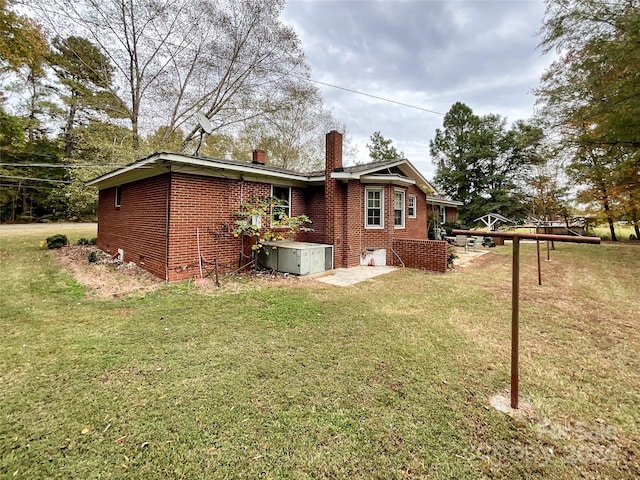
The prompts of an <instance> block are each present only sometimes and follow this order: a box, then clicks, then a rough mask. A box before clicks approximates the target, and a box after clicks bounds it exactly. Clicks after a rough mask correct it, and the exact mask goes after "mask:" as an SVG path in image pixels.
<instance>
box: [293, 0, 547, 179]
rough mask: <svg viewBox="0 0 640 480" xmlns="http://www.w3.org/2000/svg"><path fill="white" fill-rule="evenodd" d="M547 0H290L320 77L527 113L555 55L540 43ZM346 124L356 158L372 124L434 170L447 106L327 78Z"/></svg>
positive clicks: (330, 99)
mask: <svg viewBox="0 0 640 480" xmlns="http://www.w3.org/2000/svg"><path fill="white" fill-rule="evenodd" d="M543 14H544V3H543V0H524V1H517V0H511V1H498V0H475V1H471V0H468V1H333V0H318V1H313V0H311V1H295V0H294V1H291V0H290V1H289V3H288V4H287V6H286V8H285V11H284V18H283V20H284V21H285V22H287V23H290V24H291V25H292V26H293V27H294V28H295V30H296V32H298V35H299V36H300V38H301V41H302V44H303V48H304V49H305V51H306V53H307V57H308V60H309V63H310V65H311V68H312V78H313V79H315V80H319V81H322V82H326V83H332V84H335V85H339V86H341V87H346V88H350V89H354V90H359V91H363V92H366V93H369V94H373V95H377V96H381V97H385V98H389V99H393V100H396V101H399V102H403V103H408V104H411V105H416V106H419V107H423V108H427V109H431V110H435V111H438V112H441V113H446V112H447V111H448V110H449V108H450V107H451V105H453V104H454V103H455V102H456V101H462V102H464V103H466V104H467V105H469V106H470V107H471V108H472V109H473V110H474V112H475V113H477V114H481V115H484V114H487V113H496V114H499V115H502V116H506V117H508V119H509V121H515V120H518V119H526V118H529V117H530V116H531V115H532V113H533V105H534V103H535V97H534V96H533V94H532V93H531V90H532V89H533V88H535V87H536V86H537V85H538V82H539V79H540V75H541V74H542V72H543V70H544V68H545V67H546V66H547V65H548V64H549V63H550V61H551V59H550V58H547V57H542V54H541V51H540V50H538V49H537V44H538V38H537V37H536V35H535V34H536V32H537V31H538V30H539V29H540V26H541V20H542V16H543ZM321 90H322V93H323V96H324V98H325V102H326V104H327V106H328V107H329V108H330V109H332V111H333V112H334V114H335V116H336V117H337V118H338V119H339V120H340V121H342V122H344V123H345V124H346V126H347V131H348V133H349V134H350V135H351V137H352V140H353V142H354V143H355V144H356V145H357V147H358V150H359V154H358V157H357V158H358V160H360V161H364V160H366V159H367V157H368V150H367V148H366V143H367V142H368V140H369V137H370V135H371V134H372V133H373V132H374V131H381V132H382V134H383V135H384V136H385V137H387V138H391V139H392V140H393V141H394V145H395V146H396V148H398V149H399V150H401V151H404V153H405V154H406V156H407V158H409V160H411V162H412V163H414V164H415V165H416V166H417V167H418V168H420V170H421V171H422V172H423V173H424V174H425V175H426V176H427V177H432V176H433V173H434V172H433V165H432V164H431V162H430V160H429V155H428V145H429V140H430V139H431V138H432V137H433V135H434V133H435V129H436V128H439V127H441V125H442V116H439V115H435V114H433V113H428V112H424V111H420V110H415V109H411V108H408V107H403V106H400V105H395V104H392V103H387V102H383V101H380V100H375V99H372V98H369V97H364V96H360V95H357V94H354V93H349V92H345V91H342V90H338V89H334V88H330V87H325V86H322V87H321Z"/></svg>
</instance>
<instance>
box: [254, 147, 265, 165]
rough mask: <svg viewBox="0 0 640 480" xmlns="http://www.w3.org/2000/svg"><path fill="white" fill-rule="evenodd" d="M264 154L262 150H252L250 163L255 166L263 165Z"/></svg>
mask: <svg viewBox="0 0 640 480" xmlns="http://www.w3.org/2000/svg"><path fill="white" fill-rule="evenodd" d="M264 159H265V153H264V150H254V151H253V159H252V160H251V163H255V164H256V165H264Z"/></svg>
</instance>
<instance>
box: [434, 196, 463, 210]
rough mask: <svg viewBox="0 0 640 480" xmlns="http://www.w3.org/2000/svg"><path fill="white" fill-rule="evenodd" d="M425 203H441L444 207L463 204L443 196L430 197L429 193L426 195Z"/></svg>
mask: <svg viewBox="0 0 640 480" xmlns="http://www.w3.org/2000/svg"><path fill="white" fill-rule="evenodd" d="M427 203H429V204H431V205H443V206H445V207H459V206H460V205H463V203H462V202H459V201H457V200H447V199H445V198H435V197H430V196H429V195H427Z"/></svg>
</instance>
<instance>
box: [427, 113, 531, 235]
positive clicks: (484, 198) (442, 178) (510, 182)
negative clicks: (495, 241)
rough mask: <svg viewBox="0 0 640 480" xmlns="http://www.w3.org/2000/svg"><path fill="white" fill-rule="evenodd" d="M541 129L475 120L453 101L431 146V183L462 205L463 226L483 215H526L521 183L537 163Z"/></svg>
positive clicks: (488, 119)
mask: <svg viewBox="0 0 640 480" xmlns="http://www.w3.org/2000/svg"><path fill="white" fill-rule="evenodd" d="M541 139H542V130H541V129H540V128H538V127H536V126H534V125H530V124H528V123H526V122H522V121H519V122H516V124H515V125H513V126H512V127H511V128H510V129H507V128H506V120H505V119H503V118H502V117H500V116H499V115H494V114H490V115H486V116H483V117H479V116H477V115H475V114H474V113H473V111H472V110H471V109H470V108H469V107H468V106H467V105H465V104H463V103H461V102H457V103H455V104H454V105H453V106H452V107H451V109H450V110H449V112H447V114H446V115H445V117H444V121H443V129H442V130H441V129H437V130H436V134H435V137H434V139H433V140H431V141H430V142H429V147H430V152H431V155H432V157H433V160H434V163H435V165H436V169H437V170H436V176H435V178H434V181H435V183H436V184H437V185H438V186H439V187H440V189H441V191H442V192H443V193H445V194H446V195H448V196H450V197H452V198H454V199H456V200H459V201H461V202H463V205H462V207H461V208H460V209H459V214H460V217H461V219H463V221H464V222H465V223H470V222H472V221H473V220H474V219H475V218H477V217H480V216H482V215H484V214H486V213H487V212H494V213H500V214H502V215H504V216H506V217H511V218H522V217H524V216H526V213H527V212H526V205H525V200H526V197H525V193H524V190H523V188H522V181H523V179H524V175H525V173H526V169H527V167H528V166H529V165H531V164H533V163H536V162H538V161H539V156H538V148H539V143H540V141H541Z"/></svg>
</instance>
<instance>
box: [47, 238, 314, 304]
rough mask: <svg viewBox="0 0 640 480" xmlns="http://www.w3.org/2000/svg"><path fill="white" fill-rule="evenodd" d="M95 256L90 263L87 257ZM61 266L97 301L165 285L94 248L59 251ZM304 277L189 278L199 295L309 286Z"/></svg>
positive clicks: (267, 272)
mask: <svg viewBox="0 0 640 480" xmlns="http://www.w3.org/2000/svg"><path fill="white" fill-rule="evenodd" d="M91 255H92V256H93V257H94V261H92V262H90V261H89V257H90V256H91ZM58 258H59V260H60V263H62V265H63V266H64V267H65V268H66V269H67V270H68V271H69V272H70V273H71V274H72V275H73V277H74V278H75V279H76V281H77V282H78V283H80V284H81V285H83V286H84V287H85V288H86V289H87V291H88V294H89V295H90V296H94V297H98V298H107V297H122V296H125V295H132V294H135V293H140V292H149V291H153V290H155V289H157V288H159V287H160V286H162V285H164V283H165V282H164V281H163V280H162V279H160V278H158V277H156V276H155V275H153V274H151V273H150V272H148V271H146V270H145V269H143V268H141V267H139V266H138V265H136V264H135V263H133V262H129V263H124V262H122V261H119V260H117V259H114V258H112V257H111V256H110V255H109V254H107V253H105V252H103V251H102V250H100V249H99V248H97V247H95V246H86V245H72V246H67V247H63V248H61V249H59V250H58ZM307 280H308V279H306V278H304V277H297V276H295V275H289V274H288V273H279V272H272V271H270V270H257V271H246V272H242V273H235V274H227V275H220V277H219V284H220V285H219V286H217V285H216V283H215V279H214V277H213V276H212V277H211V278H205V279H192V280H188V281H187V282H186V283H189V282H193V283H194V285H195V289H196V291H198V292H201V293H212V292H218V291H222V292H226V291H240V290H243V289H245V288H246V287H247V286H248V285H249V284H252V285H254V286H258V287H261V286H271V287H278V286H284V287H293V286H296V285H301V284H305V285H308V284H309V281H307Z"/></svg>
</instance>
